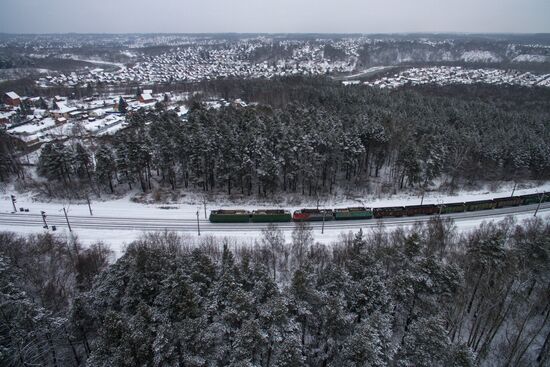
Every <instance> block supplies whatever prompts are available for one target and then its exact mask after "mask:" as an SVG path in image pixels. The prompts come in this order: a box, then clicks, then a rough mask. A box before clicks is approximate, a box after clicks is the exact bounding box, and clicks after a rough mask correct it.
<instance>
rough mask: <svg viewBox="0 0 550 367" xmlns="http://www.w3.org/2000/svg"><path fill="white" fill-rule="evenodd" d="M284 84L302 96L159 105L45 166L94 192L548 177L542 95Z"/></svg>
mask: <svg viewBox="0 0 550 367" xmlns="http://www.w3.org/2000/svg"><path fill="white" fill-rule="evenodd" d="M279 83H281V82H280V81H279V82H276V83H275V85H274V88H276V89H277V88H281V89H284V88H285V85H287V84H279ZM288 83H289V84H288V85H287V87H288V86H289V85H290V86H292V87H288V89H285V90H286V92H284V93H281V95H284V96H287V97H292V96H293V95H300V96H301V97H300V98H296V101H295V102H294V103H289V104H286V105H284V106H283V107H279V108H273V107H270V106H265V105H253V106H248V107H244V108H241V107H232V106H229V107H221V108H219V109H212V108H210V109H209V108H207V105H205V104H203V103H200V100H198V101H195V102H193V103H192V106H191V108H190V111H189V113H188V115H187V118H186V120H182V119H180V118H179V117H178V116H177V115H176V114H175V113H174V112H171V111H163V108H162V104H159V105H158V106H157V110H156V111H154V112H143V111H142V112H140V113H136V114H134V115H132V116H131V117H129V121H130V123H129V126H128V128H126V129H124V130H122V131H120V132H119V133H118V134H117V135H116V136H115V137H114V138H113V139H110V140H104V141H102V142H101V144H98V145H99V146H100V147H99V148H97V149H95V150H91V149H89V148H88V147H86V146H84V145H82V144H80V143H79V142H78V139H77V140H74V139H73V140H71V141H72V142H73V143H69V144H61V143H50V144H46V145H45V146H44V147H43V149H42V154H41V156H40V160H39V166H38V172H39V173H40V174H41V175H43V176H44V177H47V178H49V179H50V180H54V181H55V180H57V181H58V182H61V183H62V184H63V185H65V186H67V185H69V184H70V183H71V182H72V181H73V180H74V179H75V178H76V179H80V181H84V182H89V183H90V184H91V185H92V186H93V187H95V188H96V190H97V191H98V192H99V191H104V192H114V191H116V190H117V187H118V190H119V191H120V190H124V188H125V187H126V188H127V189H132V188H134V187H136V186H138V187H140V188H141V189H142V190H143V191H148V190H151V189H152V188H155V187H157V186H166V187H169V188H171V189H176V188H182V187H184V188H188V187H195V188H199V189H202V190H205V191H211V190H220V189H223V190H225V191H226V192H227V193H228V194H231V193H234V192H236V191H237V192H240V193H242V194H247V195H251V194H254V193H257V194H258V195H262V196H266V195H267V194H270V193H274V192H281V191H284V192H299V193H302V194H307V195H316V194H318V193H320V192H333V190H334V188H335V187H336V186H338V187H341V188H347V189H364V188H368V187H369V184H370V182H377V183H379V184H380V183H382V184H383V185H384V187H385V190H387V191H394V192H396V191H398V190H400V189H403V188H406V187H416V188H424V187H427V186H429V185H430V184H431V183H432V182H433V181H434V180H436V179H440V178H443V179H445V180H446V181H447V183H448V185H449V187H450V188H451V190H452V189H455V188H456V187H457V186H458V185H459V184H460V183H468V182H475V181H477V180H500V179H508V180H509V179H525V178H534V179H545V178H548V177H549V174H550V124H549V123H548V122H549V114H548V112H547V111H546V110H547V104H548V103H547V101H545V100H534V101H531V103H530V104H528V107H526V108H519V109H518V110H517V111H516V110H506V109H504V108H503V107H497V106H495V105H494V104H493V103H491V102H483V101H481V100H474V101H472V100H468V101H463V100H460V99H457V98H453V97H434V96H430V95H422V94H419V93H416V92H412V91H395V92H391V93H388V92H384V91H378V90H374V89H368V88H363V87H358V88H353V87H343V86H340V85H336V84H334V83H329V84H325V82H323V81H316V82H312V83H311V84H306V85H303V86H301V87H299V86H297V84H294V82H293V81H289V82H288ZM253 91H254V89H251V90H250V92H253ZM426 93H428V92H426ZM495 103H497V102H495ZM498 103H500V104H502V103H503V102H502V101H500V102H498Z"/></svg>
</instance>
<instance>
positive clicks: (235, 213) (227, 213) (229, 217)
mask: <svg viewBox="0 0 550 367" xmlns="http://www.w3.org/2000/svg"><path fill="white" fill-rule="evenodd" d="M210 221H211V222H212V223H248V222H249V221H250V212H249V211H248V210H240V209H237V210H212V211H211V212H210Z"/></svg>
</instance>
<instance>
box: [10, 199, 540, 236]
mask: <svg viewBox="0 0 550 367" xmlns="http://www.w3.org/2000/svg"><path fill="white" fill-rule="evenodd" d="M536 207H537V205H535V204H534V205H524V206H517V207H508V208H502V209H490V210H483V211H475V212H461V213H451V214H443V215H442V217H444V218H449V217H450V218H453V219H454V220H455V221H456V222H463V221H472V220H477V221H482V220H490V219H502V218H504V217H505V216H508V215H521V214H528V213H534V212H535V209H536ZM548 212H550V203H543V204H542V205H541V207H540V209H539V214H543V213H548ZM430 217H431V216H425V215H419V216H413V217H400V218H383V219H368V220H339V221H334V220H331V221H326V222H325V223H324V229H325V230H326V231H349V230H359V228H368V227H373V226H377V225H378V224H379V223H383V224H384V225H386V226H402V225H411V224H414V223H416V222H421V221H427V220H429V218H430ZM69 221H70V224H71V227H72V229H73V230H78V229H91V230H114V231H115V230H116V231H120V230H132V231H135V230H140V231H164V230H168V231H177V232H193V233H194V232H196V231H197V220H196V218H181V219H178V218H141V217H107V216H82V215H69ZM47 222H48V225H50V226H51V225H55V226H56V227H58V228H66V227H67V222H66V220H65V217H64V216H63V215H61V214H48V217H47ZM310 223H311V225H312V227H313V228H314V229H320V228H321V226H323V224H322V222H310ZM199 224H200V229H201V232H202V233H209V232H211V233H220V232H228V233H229V232H231V233H235V232H242V231H244V232H255V231H257V232H259V231H261V230H262V229H263V228H265V227H266V226H267V224H266V223H210V222H209V221H207V220H199ZM277 225H278V226H279V228H281V229H282V230H286V231H289V230H292V229H293V228H294V223H292V222H290V223H277ZM42 226H43V221H42V216H41V215H40V214H29V213H0V230H10V231H17V227H42Z"/></svg>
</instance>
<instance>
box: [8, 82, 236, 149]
mask: <svg viewBox="0 0 550 367" xmlns="http://www.w3.org/2000/svg"><path fill="white" fill-rule="evenodd" d="M185 100H187V95H186V94H175V93H157V94H155V93H153V90H151V89H149V90H147V89H145V90H143V91H141V93H140V94H139V95H123V96H109V97H105V96H99V95H98V94H96V95H94V96H92V97H87V98H83V99H81V100H69V99H68V98H67V97H63V96H55V97H53V98H43V97H21V96H19V95H18V94H17V93H15V92H8V93H6V94H5V95H4V96H3V98H2V101H3V104H0V128H1V129H5V131H6V132H7V133H8V134H10V135H11V136H13V137H15V138H17V139H19V140H20V141H21V142H23V143H24V145H25V146H26V149H25V151H26V152H32V151H35V150H36V149H38V148H39V147H40V146H41V145H42V144H43V143H46V142H49V141H52V140H64V139H67V138H69V137H79V138H83V137H84V138H86V137H97V136H103V135H112V134H114V133H115V132H117V131H118V130H120V129H123V128H124V127H126V126H127V117H128V116H131V115H132V113H134V112H136V111H138V110H152V109H155V108H159V106H160V105H162V108H163V109H166V110H173V111H174V112H176V113H177V114H178V116H180V117H182V118H184V116H185V114H186V113H187V107H186V106H185V104H184V102H185ZM121 102H122V103H124V112H123V111H122V109H121V107H120V103H121ZM209 103H210V105H216V106H217V105H221V104H222V103H226V102H225V101H215V102H214V101H210V102H209Z"/></svg>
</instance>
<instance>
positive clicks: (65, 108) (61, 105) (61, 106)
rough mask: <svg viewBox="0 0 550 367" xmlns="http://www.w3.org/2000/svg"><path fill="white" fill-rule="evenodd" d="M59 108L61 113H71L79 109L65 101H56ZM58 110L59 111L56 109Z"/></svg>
mask: <svg viewBox="0 0 550 367" xmlns="http://www.w3.org/2000/svg"><path fill="white" fill-rule="evenodd" d="M56 105H57V108H58V109H59V112H60V113H70V112H73V111H76V110H77V109H76V108H74V107H69V106H67V105H66V104H65V103H60V102H56ZM55 112H57V111H55Z"/></svg>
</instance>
